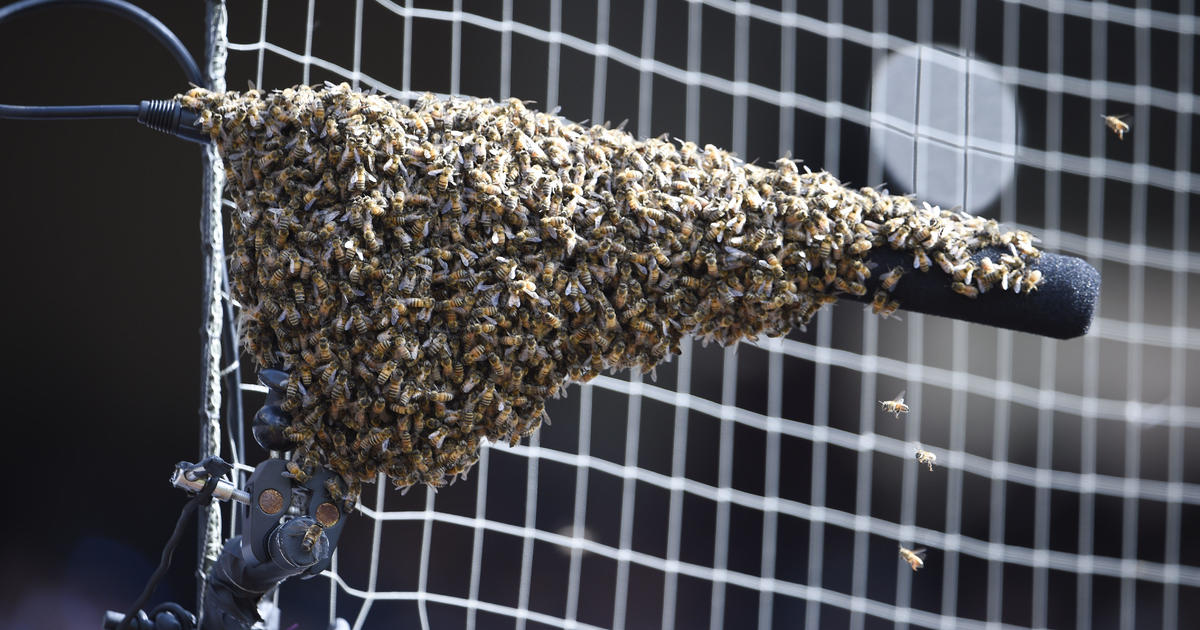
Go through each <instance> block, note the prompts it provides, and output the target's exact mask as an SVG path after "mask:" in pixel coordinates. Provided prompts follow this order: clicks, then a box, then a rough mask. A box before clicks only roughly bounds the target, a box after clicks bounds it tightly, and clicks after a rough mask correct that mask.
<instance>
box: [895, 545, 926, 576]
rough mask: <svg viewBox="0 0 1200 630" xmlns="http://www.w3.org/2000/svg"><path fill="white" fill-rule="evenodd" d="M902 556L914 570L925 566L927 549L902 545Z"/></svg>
mask: <svg viewBox="0 0 1200 630" xmlns="http://www.w3.org/2000/svg"><path fill="white" fill-rule="evenodd" d="M900 557H901V558H903V559H904V561H905V562H907V563H908V566H910V567H912V570H913V571H916V570H918V569H922V568H924V567H925V550H924V549H908V548H907V547H905V546H904V545H900Z"/></svg>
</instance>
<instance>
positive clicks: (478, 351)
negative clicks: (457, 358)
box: [463, 337, 521, 363]
mask: <svg viewBox="0 0 1200 630" xmlns="http://www.w3.org/2000/svg"><path fill="white" fill-rule="evenodd" d="M516 342H517V343H518V344H519V343H520V342H521V338H520V337H516ZM512 345H516V344H512ZM485 354H487V346H484V345H483V344H478V345H476V346H475V347H473V348H471V349H470V350H469V351H467V353H466V354H465V355H463V361H465V362H467V363H475V362H476V361H480V360H482V359H483V357H484V355H485Z"/></svg>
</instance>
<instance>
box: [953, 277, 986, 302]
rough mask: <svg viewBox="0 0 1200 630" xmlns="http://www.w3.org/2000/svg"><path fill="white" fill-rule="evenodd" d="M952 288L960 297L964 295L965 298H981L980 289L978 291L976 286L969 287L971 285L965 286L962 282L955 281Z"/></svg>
mask: <svg viewBox="0 0 1200 630" xmlns="http://www.w3.org/2000/svg"><path fill="white" fill-rule="evenodd" d="M950 288H951V289H954V292H955V293H957V294H959V295H963V296H966V297H969V298H977V297H979V289H977V288H975V287H974V286H972V285H969V284H964V283H962V282H958V281H955V282H953V283H951V284H950Z"/></svg>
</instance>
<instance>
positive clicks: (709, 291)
mask: <svg viewBox="0 0 1200 630" xmlns="http://www.w3.org/2000/svg"><path fill="white" fill-rule="evenodd" d="M177 98H178V100H179V101H180V102H181V104H182V106H183V107H184V108H185V109H188V110H190V111H193V112H196V113H197V114H198V116H199V118H198V120H199V124H200V125H201V126H202V128H203V129H204V130H205V131H206V132H208V133H209V134H211V137H212V138H213V139H214V140H215V141H216V142H217V145H218V147H219V149H220V151H221V155H222V156H223V159H224V161H225V166H226V171H227V174H228V180H229V183H230V184H231V191H230V194H231V195H232V196H233V198H234V200H235V201H236V203H237V211H236V212H234V213H233V215H232V220H231V235H230V240H231V248H230V251H231V261H230V271H231V281H232V287H233V294H234V298H235V299H236V300H237V301H238V302H239V303H240V305H241V307H242V309H241V314H242V326H241V330H242V335H243V341H244V344H245V346H246V348H247V349H248V350H249V352H250V353H251V354H252V355H253V356H254V358H255V359H256V361H257V362H258V364H259V366H260V367H264V368H265V367H271V368H277V369H282V370H286V371H288V372H289V373H290V374H291V376H290V380H289V383H288V387H287V396H286V399H285V402H284V403H283V404H284V409H285V411H288V412H289V413H290V415H291V417H292V424H291V427H290V428H289V429H288V431H287V435H288V436H289V438H290V439H291V440H292V441H293V442H294V443H295V448H294V450H293V456H292V457H293V459H292V465H291V466H290V467H289V468H290V469H291V470H292V471H293V474H296V475H297V476H306V475H308V474H311V473H312V471H313V470H314V469H315V468H316V467H317V466H327V467H329V468H331V469H332V470H334V471H336V472H337V473H339V475H340V477H341V479H342V480H343V481H344V482H345V484H346V485H345V486H344V487H342V488H339V489H338V490H339V492H340V493H341V494H343V496H346V497H347V498H348V499H353V498H354V497H356V496H357V494H358V491H359V485H360V483H361V482H370V481H373V480H374V479H375V478H376V477H377V474H378V473H383V474H385V475H386V476H387V477H389V478H390V479H391V481H392V482H393V483H394V484H395V485H396V486H397V487H407V486H410V485H412V484H416V483H426V484H430V485H433V486H438V485H441V484H443V483H444V482H445V480H446V478H447V476H450V477H453V476H454V475H457V474H460V473H462V474H465V473H466V471H467V470H468V469H469V468H470V466H471V465H472V464H473V463H474V462H475V461H476V459H477V456H478V451H479V446H480V444H481V443H482V441H483V440H485V439H486V440H489V441H497V440H500V441H506V442H511V443H515V442H516V441H518V440H519V439H520V438H521V437H522V436H527V435H529V434H530V433H531V432H532V431H534V430H535V429H536V428H537V427H538V426H539V424H540V422H541V421H542V419H543V418H544V417H545V401H546V400H547V399H548V398H549V397H551V396H557V395H560V394H561V393H562V391H563V388H564V387H565V386H566V385H567V384H568V383H569V382H572V381H575V382H582V381H587V380H589V379H591V378H592V377H594V376H596V375H597V374H599V373H600V372H601V371H603V370H605V369H620V368H626V367H631V366H638V367H640V368H642V369H643V370H651V369H653V368H654V366H655V365H656V364H658V363H659V362H660V361H662V360H663V359H666V358H668V357H669V356H671V355H672V354H673V353H677V352H678V351H679V342H680V339H681V338H682V337H683V336H684V335H695V336H699V337H701V338H702V339H705V340H716V341H719V342H721V343H724V344H730V343H734V342H737V341H738V340H740V339H751V338H754V337H756V336H758V335H760V334H767V335H782V334H785V333H786V332H787V331H788V330H789V329H790V328H791V327H792V326H796V325H803V324H805V323H807V322H808V321H809V319H810V318H811V317H812V316H813V315H814V314H815V313H816V312H817V310H818V309H820V308H821V307H822V306H823V305H825V304H829V303H831V302H834V301H836V300H837V296H838V295H839V294H850V295H854V296H858V297H861V296H863V295H864V294H865V293H866V291H867V288H866V285H865V284H864V282H865V281H866V280H867V278H869V277H871V275H872V274H876V273H878V274H882V275H884V279H883V281H882V282H878V283H877V284H878V287H879V288H878V294H877V295H876V296H875V299H874V301H873V308H874V310H875V311H876V312H878V313H881V314H883V315H888V314H890V313H892V312H894V311H895V310H896V308H897V307H898V306H899V305H898V304H897V303H896V302H895V301H894V300H889V298H888V292H889V290H890V289H891V288H892V287H894V286H895V285H896V283H897V282H900V281H901V279H900V276H901V274H902V273H904V272H905V270H904V269H902V268H896V269H877V270H873V269H872V268H871V265H870V264H868V263H869V261H868V257H869V255H870V253H871V251H872V250H873V249H876V248H889V249H893V250H900V251H903V252H908V253H911V255H912V256H913V261H914V263H913V267H914V269H915V270H916V271H928V270H929V269H930V268H931V266H936V267H939V268H940V269H941V271H943V272H944V273H946V274H949V275H950V276H952V277H951V278H950V281H952V282H953V283H954V284H953V287H954V290H955V291H957V292H958V293H960V294H962V295H963V296H965V297H964V298H962V299H967V298H970V297H973V296H974V295H977V294H978V293H980V292H984V291H987V290H988V289H990V288H993V287H1002V288H1004V289H1010V290H1015V291H1017V292H1022V291H1025V292H1028V291H1033V290H1034V289H1036V287H1037V286H1038V282H1039V276H1038V272H1037V271H1036V270H1032V269H1027V268H1026V265H1027V264H1028V263H1030V262H1031V261H1032V259H1033V258H1036V257H1037V256H1038V255H1039V252H1038V250H1037V249H1035V248H1034V247H1033V245H1032V243H1031V237H1030V236H1029V235H1028V234H1027V233H1025V232H1001V230H1000V229H999V227H998V226H997V224H996V223H995V222H994V221H991V220H985V219H982V218H979V217H973V216H970V215H967V214H964V213H961V212H952V211H947V210H942V209H940V208H937V207H931V206H929V205H928V204H920V205H918V204H914V203H913V201H912V200H911V199H910V198H908V197H903V196H893V195H889V194H887V193H886V191H879V190H874V189H871V188H861V189H851V188H848V187H844V186H842V185H841V184H840V183H839V182H838V181H837V180H836V179H835V178H834V177H833V176H832V175H830V174H829V173H827V172H823V171H822V172H810V171H809V170H808V169H807V168H803V169H801V168H798V166H797V163H796V162H794V161H792V160H790V159H786V158H784V159H780V160H778V161H776V162H775V163H774V165H773V167H772V168H768V167H763V166H756V165H751V164H745V163H743V162H742V161H740V160H738V159H737V158H736V157H734V156H733V155H732V154H730V153H728V152H726V151H723V150H720V149H717V148H715V147H713V146H706V147H703V148H700V147H698V146H697V145H695V144H693V143H691V142H679V143H675V142H672V141H670V140H669V139H667V138H666V137H660V138H650V139H637V138H635V137H634V136H632V135H631V134H629V133H627V132H625V131H623V130H621V129H614V128H610V127H608V126H601V125H595V126H591V127H584V126H581V125H578V124H575V123H571V122H569V121H566V120H564V119H562V118H560V117H558V116H555V115H552V114H547V113H542V112H538V111H535V110H533V109H530V108H527V107H526V105H525V104H524V103H522V102H521V101H518V100H509V101H506V102H501V103H496V102H492V101H490V100H483V99H468V98H450V99H441V98H435V97H433V96H425V97H422V98H420V99H419V100H417V101H416V102H415V103H414V104H413V105H412V106H406V105H403V104H400V103H397V102H395V101H392V100H389V99H386V98H384V97H382V96H379V95H368V94H364V93H362V92H359V91H355V90H352V89H351V88H350V87H349V86H347V85H346V84H342V85H337V86H335V85H332V84H326V85H325V86H324V87H323V88H320V89H313V88H310V87H306V86H299V87H295V88H288V89H284V90H275V91H272V92H265V91H261V90H254V89H252V90H249V91H247V92H245V93H235V92H228V93H214V92H208V91H205V90H203V89H194V90H192V91H190V92H188V93H187V94H185V95H181V96H179V97H177ZM987 246H1002V247H1005V248H1006V249H1005V250H1004V251H1007V252H1009V253H1007V254H1005V255H1004V256H1003V257H1001V259H1000V260H997V261H992V260H990V259H985V260H983V261H982V265H980V266H978V268H977V265H976V263H974V262H972V260H971V254H972V253H973V252H976V251H978V250H979V249H981V248H983V247H987ZM914 269H909V270H908V271H909V272H910V273H911V272H913V270H914Z"/></svg>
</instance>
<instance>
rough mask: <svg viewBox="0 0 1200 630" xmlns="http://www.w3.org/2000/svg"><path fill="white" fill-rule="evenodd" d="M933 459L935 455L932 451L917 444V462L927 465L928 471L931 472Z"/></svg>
mask: <svg viewBox="0 0 1200 630" xmlns="http://www.w3.org/2000/svg"><path fill="white" fill-rule="evenodd" d="M935 461H937V455H934V454H933V453H931V452H929V451H927V450H924V449H922V448H921V447H919V446H918V447H917V463H920V464H927V465H928V466H929V470H930V472H932V471H933V463H934V462H935Z"/></svg>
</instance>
